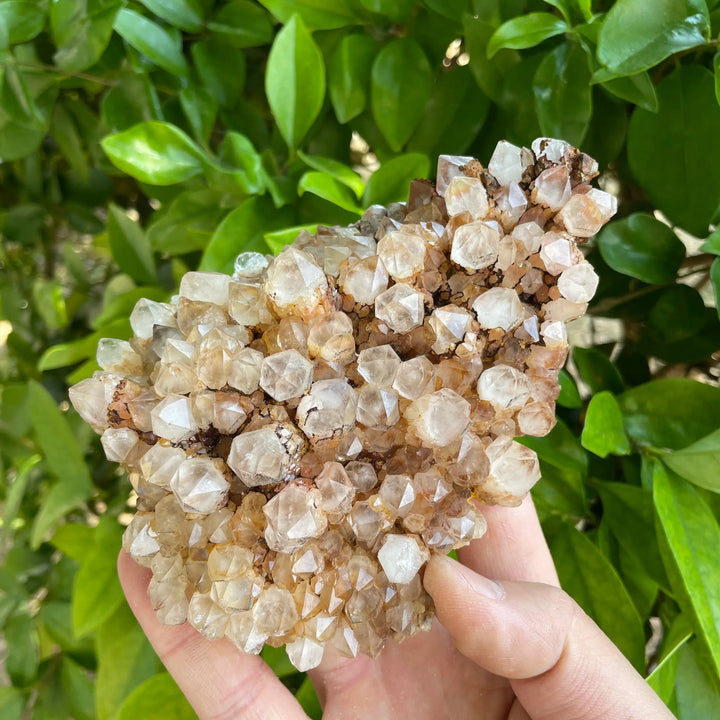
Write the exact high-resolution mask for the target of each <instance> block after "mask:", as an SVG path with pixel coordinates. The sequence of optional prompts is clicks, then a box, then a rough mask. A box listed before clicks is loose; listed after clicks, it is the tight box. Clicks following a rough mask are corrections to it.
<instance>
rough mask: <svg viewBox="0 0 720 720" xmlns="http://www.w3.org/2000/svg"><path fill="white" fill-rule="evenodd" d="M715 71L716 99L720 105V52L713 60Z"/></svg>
mask: <svg viewBox="0 0 720 720" xmlns="http://www.w3.org/2000/svg"><path fill="white" fill-rule="evenodd" d="M713 70H714V72H715V97H716V98H717V101H718V104H720V52H719V53H716V55H715V57H714V58H713Z"/></svg>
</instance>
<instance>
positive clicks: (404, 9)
mask: <svg viewBox="0 0 720 720" xmlns="http://www.w3.org/2000/svg"><path fill="white" fill-rule="evenodd" d="M360 4H361V5H362V6H363V7H364V8H365V9H366V10H368V11H369V12H372V13H377V14H378V15H383V16H385V17H386V18H388V19H390V20H392V21H393V22H396V23H401V24H405V23H407V21H408V20H409V19H410V15H411V14H412V11H413V8H414V7H415V5H416V0H360Z"/></svg>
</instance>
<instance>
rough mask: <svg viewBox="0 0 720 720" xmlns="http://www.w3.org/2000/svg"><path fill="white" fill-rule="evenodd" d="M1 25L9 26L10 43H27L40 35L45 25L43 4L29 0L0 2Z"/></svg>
mask: <svg viewBox="0 0 720 720" xmlns="http://www.w3.org/2000/svg"><path fill="white" fill-rule="evenodd" d="M0 25H4V26H5V27H6V28H7V41H8V43H9V44H10V45H15V44H17V43H25V42H28V41H29V40H32V39H33V38H34V37H35V36H36V35H39V34H40V32H41V31H42V29H43V27H44V26H45V10H44V9H43V7H42V5H40V6H38V5H37V4H36V3H34V2H28V1H27V0H23V1H22V2H21V1H20V0H6V2H3V3H0Z"/></svg>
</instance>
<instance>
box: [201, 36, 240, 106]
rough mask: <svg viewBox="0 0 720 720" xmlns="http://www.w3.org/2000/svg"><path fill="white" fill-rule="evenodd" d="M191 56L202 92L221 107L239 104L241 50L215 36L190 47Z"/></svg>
mask: <svg viewBox="0 0 720 720" xmlns="http://www.w3.org/2000/svg"><path fill="white" fill-rule="evenodd" d="M190 53H191V55H192V58H193V63H194V64H195V69H196V70H197V73H198V75H199V76H200V81H201V83H202V89H203V90H204V91H207V92H209V93H210V94H211V95H212V96H213V97H214V98H215V99H216V100H217V101H218V102H219V103H220V105H221V106H232V105H234V104H235V103H237V102H238V100H239V99H240V96H241V94H242V89H243V85H244V84H245V72H246V61H245V55H244V54H243V51H242V50H241V49H240V48H237V47H235V46H233V45H229V44H228V43H226V42H222V41H221V40H220V39H219V38H218V37H217V36H211V38H210V39H208V40H201V41H199V42H196V43H194V44H193V46H192V48H191V49H190Z"/></svg>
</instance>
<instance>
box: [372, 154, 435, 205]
mask: <svg viewBox="0 0 720 720" xmlns="http://www.w3.org/2000/svg"><path fill="white" fill-rule="evenodd" d="M429 173H430V161H429V160H428V158H427V155H422V154H420V153H408V154H406V155H398V156H397V157H394V158H393V159H392V160H388V161H387V162H385V163H383V164H382V165H381V166H380V167H379V168H378V169H377V170H376V171H375V172H374V173H373V174H372V175H371V176H370V179H369V180H368V182H367V185H366V186H365V194H364V195H363V202H362V204H363V206H365V207H369V206H370V205H376V204H377V205H387V204H388V203H391V202H396V201H401V200H406V199H407V194H408V190H409V188H410V183H411V181H412V180H415V179H416V178H426V177H427V176H428V174H429Z"/></svg>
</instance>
